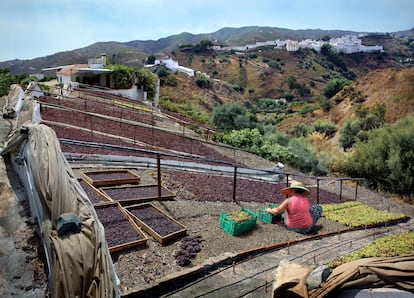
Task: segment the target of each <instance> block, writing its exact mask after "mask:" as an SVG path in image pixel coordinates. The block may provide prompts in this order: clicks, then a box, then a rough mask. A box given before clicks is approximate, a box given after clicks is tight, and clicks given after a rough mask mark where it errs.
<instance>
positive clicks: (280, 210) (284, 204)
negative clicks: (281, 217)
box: [265, 199, 289, 214]
mask: <svg viewBox="0 0 414 298" xmlns="http://www.w3.org/2000/svg"><path fill="white" fill-rule="evenodd" d="M288 205H289V199H286V200H284V201H283V202H282V204H280V205H279V206H277V207H276V208H266V209H265V210H266V211H267V212H270V213H272V214H280V213H283V212H285V211H286V209H287V207H288Z"/></svg>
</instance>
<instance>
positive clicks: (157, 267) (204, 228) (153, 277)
mask: <svg viewBox="0 0 414 298" xmlns="http://www.w3.org/2000/svg"><path fill="white" fill-rule="evenodd" d="M231 154H233V153H231ZM239 155H240V156H239V158H243V159H244V163H245V164H246V161H247V160H249V163H247V165H248V166H251V167H252V166H254V167H255V168H267V167H269V166H272V164H270V163H269V162H267V161H265V160H262V159H260V158H257V157H252V156H249V157H248V156H247V154H246V155H245V156H241V154H240V153H239ZM247 157H248V158H247ZM138 174H139V175H140V176H141V179H142V180H141V182H142V183H154V180H151V179H154V178H153V177H155V174H156V173H155V172H154V171H150V170H145V171H139V173H138ZM302 181H304V182H305V183H306V185H307V186H312V185H313V184H314V183H315V182H314V181H312V180H309V179H302ZM163 183H164V186H165V187H167V188H170V189H171V190H174V191H176V193H177V196H176V198H175V199H174V200H171V201H162V202H153V204H154V205H155V206H157V207H158V208H160V209H162V210H163V211H165V212H166V214H168V215H170V216H172V217H173V218H174V219H176V220H177V221H179V222H180V223H181V224H183V225H184V226H185V227H187V235H188V236H191V237H193V236H201V237H202V238H203V239H204V241H203V242H202V243H201V251H200V252H199V253H198V254H197V255H196V257H195V258H193V259H192V262H191V264H190V265H188V266H186V267H180V266H179V265H177V263H176V259H175V254H176V253H177V252H178V251H179V250H180V244H181V241H180V239H177V240H176V241H172V242H171V243H168V244H165V245H161V244H160V243H158V242H156V241H155V240H154V239H153V238H152V237H151V236H149V237H148V241H147V246H145V247H141V248H136V249H131V250H129V251H123V252H119V253H117V254H113V261H114V265H115V269H116V271H117V273H118V275H119V278H120V280H121V290H122V291H127V290H130V289H132V288H134V287H142V286H143V285H148V286H150V285H151V284H153V283H155V282H156V281H157V280H158V279H159V278H162V277H164V276H166V275H168V274H171V273H176V272H180V271H185V270H186V269H187V268H188V267H192V266H196V265H199V264H201V263H203V262H205V261H206V260H207V259H209V258H213V257H217V256H220V255H222V254H224V253H228V252H230V253H238V252H242V251H246V250H249V249H253V248H257V247H262V246H266V245H270V244H278V243H283V242H290V241H293V240H297V239H301V238H303V237H304V236H303V235H301V234H298V233H294V232H290V231H288V230H287V229H286V228H285V227H283V225H282V224H281V223H276V224H266V223H262V222H261V221H257V225H256V227H255V228H254V229H253V230H251V231H249V232H247V233H244V234H242V235H240V236H231V235H229V234H227V233H226V232H225V231H223V230H222V229H220V228H219V227H218V222H219V217H220V213H221V212H224V213H227V212H232V211H237V210H240V208H241V207H245V208H248V209H250V210H252V211H255V212H256V211H257V209H258V208H263V207H265V206H266V205H267V204H265V203H264V202H263V201H262V202H236V203H235V202H221V201H203V200H202V199H201V200H195V196H194V194H193V193H192V192H191V191H189V190H188V189H187V188H186V187H180V185H181V186H183V185H185V184H186V182H185V181H174V179H173V177H172V176H169V175H163ZM187 184H191V182H188V183H187ZM320 187H321V188H322V189H324V190H326V191H329V192H332V193H335V194H336V195H338V194H339V191H340V185H339V182H334V181H333V180H322V181H321V182H320ZM355 192H356V189H355V184H354V183H343V185H342V196H343V197H349V198H354V197H355ZM357 198H358V200H359V201H363V202H365V203H367V204H368V205H372V206H374V207H375V208H377V209H382V210H387V211H391V212H404V213H406V214H407V215H410V213H412V208H409V207H404V205H402V204H400V203H399V202H394V201H393V200H391V199H390V198H387V197H385V196H382V195H379V194H377V193H374V192H371V191H369V190H367V189H366V188H365V187H362V186H359V187H358V193H357ZM318 226H320V230H318V231H317V233H318V234H324V233H329V232H336V231H339V230H343V229H346V226H343V225H341V224H338V223H335V222H332V221H329V220H326V219H325V218H324V217H322V218H320V220H319V221H318Z"/></svg>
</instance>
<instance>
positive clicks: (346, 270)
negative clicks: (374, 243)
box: [309, 254, 414, 298]
mask: <svg viewBox="0 0 414 298" xmlns="http://www.w3.org/2000/svg"><path fill="white" fill-rule="evenodd" d="M379 287H389V288H391V287H392V288H398V289H400V290H407V291H414V254H411V255H406V256H398V257H390V258H366V259H360V260H356V261H353V262H349V263H346V264H343V265H341V266H338V267H337V268H335V269H334V270H333V271H332V273H331V275H330V276H329V278H328V279H327V281H326V282H325V283H324V284H323V285H322V287H320V288H318V289H316V290H314V291H312V292H311V293H310V295H309V297H310V298H319V297H335V296H336V295H337V294H338V292H339V291H340V290H345V289H355V288H356V289H364V288H379Z"/></svg>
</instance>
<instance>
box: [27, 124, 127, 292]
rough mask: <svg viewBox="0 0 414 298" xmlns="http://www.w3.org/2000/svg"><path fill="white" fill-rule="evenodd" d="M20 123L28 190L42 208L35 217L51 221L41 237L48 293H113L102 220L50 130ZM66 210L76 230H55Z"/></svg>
mask: <svg viewBox="0 0 414 298" xmlns="http://www.w3.org/2000/svg"><path fill="white" fill-rule="evenodd" d="M26 127H27V129H28V148H29V150H28V155H27V159H28V169H29V172H30V173H31V176H32V178H33V187H34V190H35V191H36V192H37V193H38V197H39V198H40V200H41V204H42V205H43V206H44V209H45V210H46V212H45V213H44V216H43V218H42V219H39V220H43V221H45V222H46V221H47V222H50V223H51V231H50V235H49V238H48V239H45V241H46V242H48V244H47V247H48V248H49V249H50V252H49V255H50V259H51V271H52V274H51V276H52V279H53V290H54V293H53V294H54V296H55V297H117V296H119V289H118V287H117V277H116V274H115V270H114V268H113V264H112V259H111V256H110V253H109V249H108V245H107V242H106V240H105V234H104V229H103V226H102V224H101V223H100V222H99V220H98V217H97V215H96V212H95V209H94V208H93V206H92V204H91V202H90V200H89V199H88V197H87V195H86V193H85V191H84V190H83V189H82V187H81V186H80V184H79V182H78V180H77V178H76V177H75V175H74V173H73V171H72V169H71V167H70V165H69V164H68V162H67V160H66V159H65V158H64V156H63V154H62V152H61V150H60V145H59V141H58V139H57V137H56V134H55V132H54V131H53V130H52V129H51V128H50V127H47V126H45V125H42V124H27V125H26ZM68 213H69V214H73V215H74V216H76V218H77V219H78V220H79V221H80V224H81V225H80V230H79V232H78V233H65V234H64V235H59V234H58V231H57V226H58V222H59V218H61V216H62V215H64V214H68ZM77 231H78V230H77ZM45 236H46V235H45Z"/></svg>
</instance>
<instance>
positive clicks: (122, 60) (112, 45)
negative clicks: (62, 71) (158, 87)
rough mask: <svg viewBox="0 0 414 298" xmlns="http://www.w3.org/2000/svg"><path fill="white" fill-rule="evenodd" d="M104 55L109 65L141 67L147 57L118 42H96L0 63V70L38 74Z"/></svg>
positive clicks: (135, 49)
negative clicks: (71, 49) (46, 54)
mask: <svg viewBox="0 0 414 298" xmlns="http://www.w3.org/2000/svg"><path fill="white" fill-rule="evenodd" d="M102 53H105V54H106V55H107V57H108V59H109V62H110V63H113V64H116V63H119V64H125V65H136V66H143V65H144V61H145V58H146V57H147V56H148V55H147V54H145V53H143V52H142V51H140V50H139V49H137V48H133V47H128V46H126V45H124V44H122V43H119V42H98V43H94V44H92V45H90V46H87V47H84V48H81V49H76V50H73V51H66V52H59V53H56V54H53V55H49V56H45V57H40V58H35V59H31V60H18V59H16V60H10V61H5V62H0V68H8V69H10V71H11V72H12V73H14V74H21V73H29V74H30V73H40V72H41V69H43V68H47V67H55V66H59V65H69V64H75V63H87V62H88V58H92V57H99V56H100V55H101V54H102Z"/></svg>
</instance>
